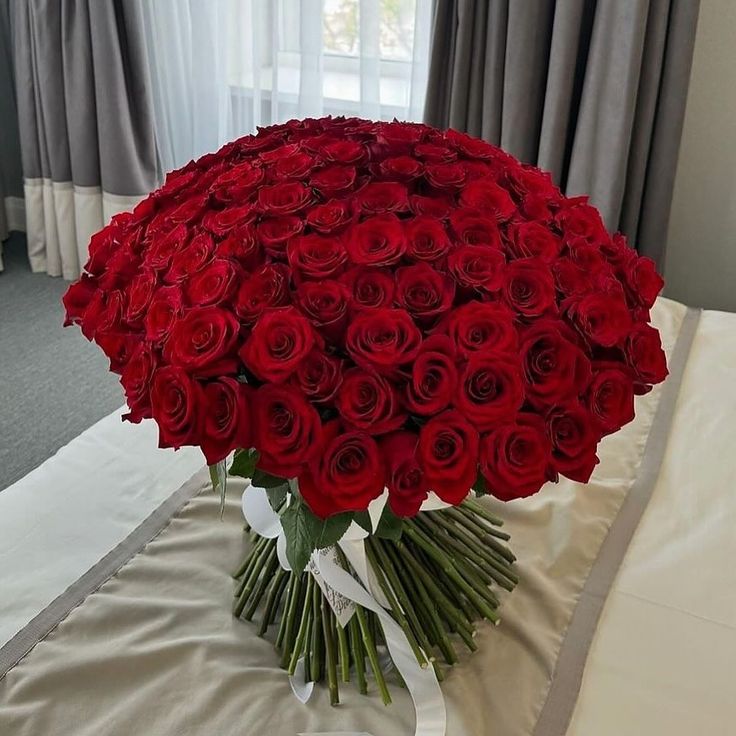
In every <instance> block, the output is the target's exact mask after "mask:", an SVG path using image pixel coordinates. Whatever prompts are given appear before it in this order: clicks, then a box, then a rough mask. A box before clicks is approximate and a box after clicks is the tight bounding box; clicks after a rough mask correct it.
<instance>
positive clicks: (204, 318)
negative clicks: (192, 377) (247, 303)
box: [164, 307, 239, 376]
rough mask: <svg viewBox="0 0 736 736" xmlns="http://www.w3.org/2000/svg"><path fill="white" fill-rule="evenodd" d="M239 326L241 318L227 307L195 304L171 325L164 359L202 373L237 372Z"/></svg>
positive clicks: (211, 374) (199, 373)
mask: <svg viewBox="0 0 736 736" xmlns="http://www.w3.org/2000/svg"><path fill="white" fill-rule="evenodd" d="M238 329H239V325H238V320H237V319H236V318H235V315H234V314H233V313H232V312H230V311H228V310H226V309H221V308H219V307H193V308H192V309H189V310H188V311H186V312H185V313H184V316H183V317H181V318H180V319H178V320H177V321H176V322H175V323H174V324H173V325H172V327H171V332H170V333H169V337H168V339H167V340H166V343H165V345H164V358H165V359H166V360H167V361H168V362H169V363H171V364H172V365H178V366H181V367H182V368H186V369H187V370H188V371H190V372H192V371H195V372H196V373H197V374H198V375H200V376H202V375H210V376H213V375H215V374H216V373H217V372H224V373H230V372H232V373H234V372H235V369H236V367H237V362H236V359H235V354H234V347H235V341H236V340H237V339H238Z"/></svg>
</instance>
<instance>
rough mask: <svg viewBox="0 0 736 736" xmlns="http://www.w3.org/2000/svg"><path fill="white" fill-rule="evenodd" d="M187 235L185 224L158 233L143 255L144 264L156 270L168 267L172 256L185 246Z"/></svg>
mask: <svg viewBox="0 0 736 736" xmlns="http://www.w3.org/2000/svg"><path fill="white" fill-rule="evenodd" d="M187 237H188V230H187V228H186V226H185V225H177V226H176V227H174V228H173V229H172V230H170V231H169V232H168V233H166V234H165V235H156V236H155V238H154V239H153V242H152V243H151V245H149V247H148V250H147V251H146V253H145V255H144V256H143V265H144V266H146V267H147V268H152V269H154V270H156V271H163V270H165V269H167V268H168V267H169V263H170V262H171V258H172V256H173V255H174V254H175V253H177V252H179V251H180V250H181V249H182V248H183V247H184V243H185V242H186V240H187Z"/></svg>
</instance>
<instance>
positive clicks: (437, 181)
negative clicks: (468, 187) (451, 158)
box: [424, 163, 466, 189]
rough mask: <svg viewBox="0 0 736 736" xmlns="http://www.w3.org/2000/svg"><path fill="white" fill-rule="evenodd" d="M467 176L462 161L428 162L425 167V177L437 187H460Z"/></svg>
mask: <svg viewBox="0 0 736 736" xmlns="http://www.w3.org/2000/svg"><path fill="white" fill-rule="evenodd" d="M465 176H466V174H465V166H463V164H460V163H445V164H427V166H426V167H425V169H424V177H425V178H426V180H427V181H428V182H429V183H430V184H431V185H432V186H433V187H435V189H459V188H460V187H461V186H462V185H463V184H464V183H465Z"/></svg>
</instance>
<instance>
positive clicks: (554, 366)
mask: <svg viewBox="0 0 736 736" xmlns="http://www.w3.org/2000/svg"><path fill="white" fill-rule="evenodd" d="M574 339H575V336H574V334H573V333H572V332H571V330H570V328H569V327H567V326H566V325H565V323H564V322H562V321H561V320H556V319H542V320H539V321H538V322H536V323H534V325H532V326H531V327H530V328H529V329H527V330H526V331H525V332H524V333H523V335H522V338H521V347H520V353H521V364H522V373H523V376H524V385H525V390H526V397H527V399H528V400H529V401H531V402H532V403H533V404H534V405H535V406H541V407H544V406H551V405H553V404H559V403H564V402H565V401H568V400H571V399H573V398H577V396H579V395H581V394H582V393H583V392H584V391H585V389H586V388H587V386H588V383H589V382H590V375H591V368H590V361H589V360H588V358H587V357H586V356H585V354H584V353H583V351H582V350H581V349H580V348H579V347H578V346H577V345H576V344H575V343H574V342H573V340H574Z"/></svg>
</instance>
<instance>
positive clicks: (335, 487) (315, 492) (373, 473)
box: [299, 422, 386, 519]
mask: <svg viewBox="0 0 736 736" xmlns="http://www.w3.org/2000/svg"><path fill="white" fill-rule="evenodd" d="M324 434H325V441H324V446H323V449H322V453H321V457H320V459H319V461H318V462H315V463H312V465H310V467H309V468H308V469H307V470H306V471H305V472H304V473H302V474H301V475H300V476H299V490H300V492H301V494H302V497H303V498H304V500H305V501H306V502H307V504H308V505H309V508H310V509H311V510H312V512H313V513H314V514H316V515H317V516H319V517H320V518H321V519H326V518H327V517H328V516H333V515H334V514H339V513H341V512H343V511H365V509H367V508H368V504H370V502H371V501H372V500H373V499H374V498H378V497H379V496H380V495H381V494H382V493H383V489H384V484H385V480H386V469H385V466H384V463H383V458H382V457H381V453H380V452H379V450H378V445H377V444H376V441H375V440H374V439H373V438H372V437H371V436H370V435H369V434H366V433H365V432H341V431H340V428H339V422H330V423H329V424H327V425H326V426H325V428H324Z"/></svg>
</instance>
